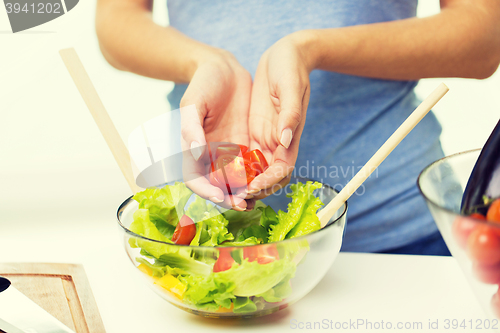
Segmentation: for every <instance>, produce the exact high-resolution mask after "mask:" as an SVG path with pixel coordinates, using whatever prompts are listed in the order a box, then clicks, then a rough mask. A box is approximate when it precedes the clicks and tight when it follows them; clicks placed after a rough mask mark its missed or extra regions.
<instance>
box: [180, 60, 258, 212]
mask: <svg viewBox="0 0 500 333" xmlns="http://www.w3.org/2000/svg"><path fill="white" fill-rule="evenodd" d="M251 89H252V77H251V75H250V74H249V73H248V72H247V71H246V70H245V69H244V68H243V67H242V66H241V65H240V64H239V63H238V61H237V60H236V59H235V58H234V57H233V56H232V55H231V54H229V53H228V52H225V51H220V54H217V55H214V56H210V58H209V59H208V60H206V61H204V62H202V63H201V64H200V65H199V66H198V68H197V69H196V71H195V73H194V75H193V77H192V79H191V81H190V84H189V86H188V88H187V90H186V92H185V94H184V96H183V98H182V100H181V133H182V140H181V144H182V149H183V151H185V152H187V153H185V154H184V166H183V173H184V180H185V182H186V185H187V186H188V187H189V188H191V190H193V191H194V192H195V193H196V194H198V195H200V196H202V197H204V198H206V199H210V200H212V201H214V202H216V203H221V204H222V205H223V206H225V207H233V208H234V209H237V210H245V209H246V208H247V201H245V200H244V199H242V198H240V197H236V196H229V195H227V194H226V195H225V194H224V192H223V191H222V190H221V189H220V188H218V187H215V186H213V185H212V184H210V182H209V180H208V179H207V178H205V176H206V175H207V164H208V163H209V162H210V160H209V151H208V149H207V143H210V142H231V143H238V144H243V145H247V146H248V144H249V139H248V112H249V106H250V94H251ZM192 105H194V106H195V107H192ZM188 106H191V107H188ZM252 204H253V203H252V202H248V205H249V207H248V208H250V206H251V205H252Z"/></svg>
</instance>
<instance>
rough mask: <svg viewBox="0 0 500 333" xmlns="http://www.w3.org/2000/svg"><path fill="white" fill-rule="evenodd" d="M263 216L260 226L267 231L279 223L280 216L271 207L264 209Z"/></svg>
mask: <svg viewBox="0 0 500 333" xmlns="http://www.w3.org/2000/svg"><path fill="white" fill-rule="evenodd" d="M261 210H262V215H261V216H260V225H261V226H262V227H264V228H265V229H266V230H268V229H269V228H270V226H271V225H275V224H277V223H278V215H277V214H276V212H275V211H274V209H272V208H271V206H266V207H262V208H261Z"/></svg>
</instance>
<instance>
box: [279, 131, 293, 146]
mask: <svg viewBox="0 0 500 333" xmlns="http://www.w3.org/2000/svg"><path fill="white" fill-rule="evenodd" d="M291 142H292V130H291V129H289V128H285V129H284V130H283V132H281V139H280V143H281V145H282V146H283V147H285V148H286V149H288V147H290V143H291Z"/></svg>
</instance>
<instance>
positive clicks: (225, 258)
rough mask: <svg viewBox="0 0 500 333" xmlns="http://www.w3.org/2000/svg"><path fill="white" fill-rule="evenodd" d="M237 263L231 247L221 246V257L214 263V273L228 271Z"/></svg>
mask: <svg viewBox="0 0 500 333" xmlns="http://www.w3.org/2000/svg"><path fill="white" fill-rule="evenodd" d="M234 263H235V261H234V259H233V257H231V249H227V248H223V247H222V248H219V258H217V261H216V262H215V264H214V268H213V271H214V273H217V272H223V271H227V270H228V269H230V268H231V267H233V264H234Z"/></svg>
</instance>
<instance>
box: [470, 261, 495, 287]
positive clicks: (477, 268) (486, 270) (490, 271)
mask: <svg viewBox="0 0 500 333" xmlns="http://www.w3.org/2000/svg"><path fill="white" fill-rule="evenodd" d="M472 271H473V272H474V275H475V276H476V277H477V279H478V280H479V281H481V282H484V283H488V284H499V283H500V264H495V265H482V264H479V263H477V262H475V263H473V264H472Z"/></svg>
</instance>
